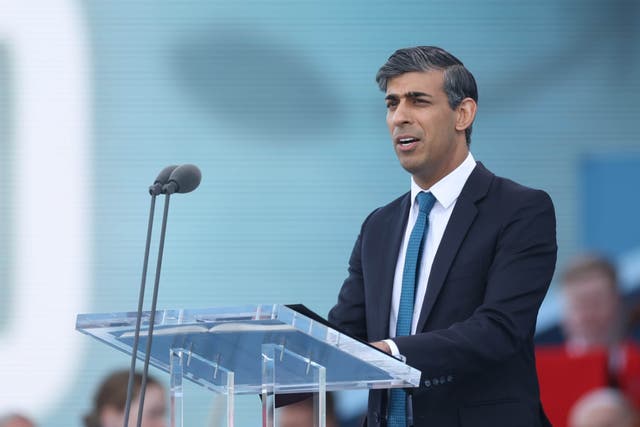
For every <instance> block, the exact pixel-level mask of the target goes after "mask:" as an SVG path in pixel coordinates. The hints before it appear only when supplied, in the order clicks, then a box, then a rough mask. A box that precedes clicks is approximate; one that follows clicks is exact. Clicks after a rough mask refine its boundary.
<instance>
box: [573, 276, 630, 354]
mask: <svg viewBox="0 0 640 427" xmlns="http://www.w3.org/2000/svg"><path fill="white" fill-rule="evenodd" d="M562 290H563V294H564V299H565V311H564V315H563V317H564V318H563V322H562V323H563V328H564V333H565V337H566V339H567V343H568V344H569V345H570V346H574V347H577V348H581V349H585V350H587V349H589V348H593V347H603V346H608V345H610V344H611V343H612V342H613V341H614V340H615V339H616V338H617V327H618V319H619V317H618V316H619V313H618V311H619V307H620V298H619V295H618V291H617V289H616V285H615V283H611V281H610V279H609V278H608V277H606V276H605V275H603V274H599V273H593V274H590V275H585V276H583V277H580V278H576V279H574V280H572V281H569V282H566V283H564V284H563V287H562Z"/></svg>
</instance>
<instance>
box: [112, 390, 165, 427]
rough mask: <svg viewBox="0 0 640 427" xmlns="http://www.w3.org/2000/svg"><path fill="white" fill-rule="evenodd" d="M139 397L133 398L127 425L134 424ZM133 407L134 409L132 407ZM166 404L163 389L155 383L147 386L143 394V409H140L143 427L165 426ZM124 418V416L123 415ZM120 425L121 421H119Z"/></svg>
mask: <svg viewBox="0 0 640 427" xmlns="http://www.w3.org/2000/svg"><path fill="white" fill-rule="evenodd" d="M139 402H140V401H139V399H138V398H136V399H134V402H133V403H132V405H131V407H132V411H131V416H130V417H129V425H130V426H131V427H133V426H135V425H136V420H137V419H138V409H137V408H138V405H139ZM134 408H135V409H134ZM166 414H167V404H166V396H165V393H164V389H163V388H162V387H161V386H159V385H157V384H150V385H149V386H147V392H146V393H145V396H144V409H143V411H142V426H143V427H166V426H167V422H166V417H167V415H166ZM123 418H124V417H123ZM120 425H122V423H120Z"/></svg>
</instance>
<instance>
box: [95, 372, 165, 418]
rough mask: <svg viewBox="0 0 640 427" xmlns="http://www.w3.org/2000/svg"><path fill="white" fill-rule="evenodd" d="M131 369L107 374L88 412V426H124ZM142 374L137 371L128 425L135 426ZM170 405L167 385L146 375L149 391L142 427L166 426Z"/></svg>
mask: <svg viewBox="0 0 640 427" xmlns="http://www.w3.org/2000/svg"><path fill="white" fill-rule="evenodd" d="M128 383H129V371H128V370H122V371H116V372H114V373H112V374H111V375H109V376H107V377H106V378H105V379H104V381H103V382H102V383H101V384H100V386H99V387H98V389H97V391H96V394H95V396H94V399H93V408H92V409H91V412H90V413H88V414H87V415H85V417H84V425H85V427H122V425H123V423H124V411H125V404H126V401H127V385H128ZM141 386H142V375H141V374H139V373H136V374H135V377H134V390H133V400H132V402H131V412H130V414H129V427H134V426H135V425H136V420H137V418H138V405H139V402H140V401H139V396H140V388H141ZM166 418H167V404H166V396H165V391H164V387H163V386H162V384H160V383H159V382H158V381H157V380H156V379H154V378H152V377H151V376H149V377H147V390H146V393H145V399H144V409H143V415H142V426H143V427H166V426H167V420H166Z"/></svg>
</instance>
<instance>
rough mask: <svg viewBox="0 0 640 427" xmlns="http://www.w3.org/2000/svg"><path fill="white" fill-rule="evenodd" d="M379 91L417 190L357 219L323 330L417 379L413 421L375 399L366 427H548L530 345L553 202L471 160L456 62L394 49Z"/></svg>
mask: <svg viewBox="0 0 640 427" xmlns="http://www.w3.org/2000/svg"><path fill="white" fill-rule="evenodd" d="M376 80H377V82H378V85H379V86H380V88H381V89H382V90H383V91H384V92H385V93H386V97H385V99H386V103H387V125H388V127H389V131H390V133H391V138H392V143H393V147H394V150H395V152H396V155H397V157H398V159H399V160H400V164H401V165H402V167H403V168H404V169H406V170H407V171H408V172H409V173H410V174H411V191H410V192H409V193H407V194H405V195H403V196H401V197H400V198H398V199H396V200H394V201H392V202H391V203H389V204H388V205H386V206H383V207H381V208H379V209H376V210H375V211H373V212H372V213H371V214H370V215H369V216H368V217H367V218H366V219H365V221H364V223H363V224H362V227H361V230H360V235H359V236H358V239H357V241H356V243H355V247H354V249H353V253H352V255H351V258H350V261H349V276H348V277H347V279H346V280H345V282H344V284H343V286H342V289H341V290H340V294H339V297H338V303H337V304H336V305H335V306H334V307H333V308H332V309H331V311H330V313H329V320H330V321H332V322H334V323H335V324H336V325H337V326H338V327H340V328H343V329H344V330H346V331H347V332H349V333H351V334H353V335H355V336H357V337H359V338H361V339H365V340H368V341H370V342H373V344H374V345H375V346H376V347H378V348H380V349H382V350H383V351H386V352H388V353H392V354H394V355H395V354H401V355H403V356H404V357H406V360H407V363H408V364H409V365H411V366H413V367H415V368H417V369H419V370H420V371H421V372H422V376H421V380H420V387H419V388H417V389H415V390H411V394H412V399H406V401H407V402H411V401H412V402H413V404H412V406H411V411H404V409H405V408H404V402H402V401H401V399H402V398H403V396H402V394H401V396H400V397H398V393H397V391H396V392H387V391H386V390H373V391H371V392H370V395H369V409H368V415H367V423H368V425H369V426H385V425H388V426H404V425H408V424H409V423H410V421H411V417H405V415H406V413H409V414H411V413H412V414H413V425H415V426H438V427H442V426H492V427H500V426H505V427H518V426H540V425H548V421H547V419H546V417H545V415H544V412H543V410H542V406H541V404H540V400H539V391H538V382H537V377H536V369H535V362H534V353H533V334H534V330H535V324H536V317H537V314H538V309H539V307H540V304H541V303H542V300H543V298H544V296H545V294H546V292H547V289H548V286H549V283H550V281H551V277H552V275H553V271H554V268H555V261H556V251H557V246H556V237H555V214H554V210H553V205H552V202H551V200H550V198H549V196H548V195H547V194H546V193H544V192H542V191H539V190H532V189H529V188H526V187H523V186H521V185H518V184H516V183H514V182H512V181H509V180H507V179H504V178H500V177H497V176H495V175H494V174H492V173H491V172H489V171H488V170H487V169H486V168H485V167H484V166H483V165H482V164H481V163H476V161H475V160H474V158H473V156H472V155H471V153H470V152H469V144H470V140H471V126H472V123H473V121H474V118H475V115H476V109H477V99H478V96H477V88H476V83H475V80H474V78H473V76H472V75H471V73H470V72H469V71H468V70H467V69H466V68H465V67H464V65H463V64H462V62H460V61H459V60H458V59H457V58H455V57H454V56H453V55H451V54H450V53H448V52H446V51H444V50H442V49H440V48H437V47H430V46H427V47H415V48H408V49H401V50H398V51H396V52H395V53H394V54H393V55H391V57H390V58H389V60H388V61H387V63H386V64H385V65H383V66H382V68H381V69H380V70H379V71H378V74H377V76H376ZM514 143H517V140H516V137H515V136H514ZM420 193H423V194H420ZM414 228H415V229H416V230H414ZM420 236H422V237H420ZM416 242H417V243H416ZM416 254H417V255H416ZM403 282H405V283H403ZM411 282H413V283H411ZM407 295H409V296H408V297H407ZM407 301H408V303H407ZM407 307H408V309H407ZM412 309H413V310H412ZM407 318H408V321H407ZM400 329H402V330H400ZM398 332H399V333H398ZM388 395H389V396H388ZM399 407H400V408H402V409H403V411H400V412H402V413H399V411H398V408H399Z"/></svg>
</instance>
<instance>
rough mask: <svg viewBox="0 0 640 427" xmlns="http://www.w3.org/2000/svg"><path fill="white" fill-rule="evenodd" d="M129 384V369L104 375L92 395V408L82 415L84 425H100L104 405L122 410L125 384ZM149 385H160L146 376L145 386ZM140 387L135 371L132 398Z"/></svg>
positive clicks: (93, 426)
mask: <svg viewBox="0 0 640 427" xmlns="http://www.w3.org/2000/svg"><path fill="white" fill-rule="evenodd" d="M128 385H129V371H128V370H122V371H116V372H113V373H112V374H111V375H109V376H108V377H106V378H105V379H104V380H103V381H102V383H101V384H100V386H99V387H98V390H97V391H96V394H95V396H94V397H93V409H92V410H91V412H90V413H88V414H87V415H85V416H84V425H85V426H86V427H101V425H100V413H101V412H102V410H103V409H104V408H105V407H108V406H111V407H113V408H116V409H118V410H119V411H122V412H124V409H125V405H126V403H127V386H128ZM150 385H157V386H160V383H159V382H158V381H157V380H156V379H155V378H152V377H151V376H147V387H149V386H150ZM140 387H142V375H141V374H139V373H136V374H135V375H134V377H133V398H132V400H133V399H135V398H136V397H137V396H138V394H139V393H140Z"/></svg>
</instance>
